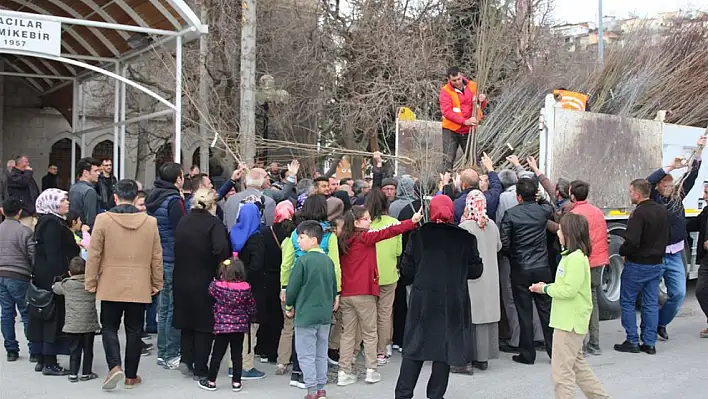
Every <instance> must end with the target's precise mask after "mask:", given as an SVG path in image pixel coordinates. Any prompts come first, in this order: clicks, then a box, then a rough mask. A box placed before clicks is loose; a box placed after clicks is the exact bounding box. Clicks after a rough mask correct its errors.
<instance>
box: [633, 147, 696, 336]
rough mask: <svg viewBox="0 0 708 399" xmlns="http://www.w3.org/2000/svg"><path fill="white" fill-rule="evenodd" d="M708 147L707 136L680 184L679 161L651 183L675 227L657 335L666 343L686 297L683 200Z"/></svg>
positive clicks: (681, 163) (655, 175) (653, 176)
mask: <svg viewBox="0 0 708 399" xmlns="http://www.w3.org/2000/svg"><path fill="white" fill-rule="evenodd" d="M705 144H706V138H705V136H701V137H700V138H699V139H698V142H697V143H696V147H697V152H696V154H697V156H696V158H695V160H694V161H693V162H692V164H691V165H690V167H689V170H688V171H687V172H686V173H685V174H684V175H683V177H682V178H681V179H680V180H679V184H677V185H675V184H674V178H673V177H672V176H671V174H670V173H671V171H673V170H676V169H682V168H684V167H685V164H684V159H683V158H682V157H677V158H675V159H674V160H673V162H672V163H671V164H670V165H668V166H666V167H664V168H661V169H658V170H657V171H655V172H654V173H652V174H651V175H650V176H649V177H647V180H648V181H649V183H650V184H651V188H652V190H651V199H653V200H654V201H656V202H658V203H659V204H662V205H664V206H666V209H667V211H668V212H669V224H670V227H671V230H670V234H669V245H668V246H667V247H666V253H665V254H664V262H663V264H664V266H663V269H662V274H663V276H664V284H665V285H666V292H667V294H668V296H669V298H668V299H667V300H666V303H664V306H662V307H661V310H660V311H659V326H658V331H657V334H659V338H660V339H662V340H664V341H666V340H668V339H669V334H668V333H667V331H666V326H668V325H669V323H671V321H672V320H673V319H674V317H675V316H676V314H677V313H678V311H679V309H680V308H681V304H682V303H683V300H684V298H685V297H686V268H685V267H684V264H683V255H682V254H683V250H684V242H685V240H686V237H687V234H686V214H685V211H684V209H683V199H684V198H685V197H686V194H688V193H689V192H690V191H691V189H692V188H693V185H694V184H695V183H696V178H697V177H698V170H699V169H700V167H701V158H700V156H701V153H702V152H703V147H704V146H705Z"/></svg>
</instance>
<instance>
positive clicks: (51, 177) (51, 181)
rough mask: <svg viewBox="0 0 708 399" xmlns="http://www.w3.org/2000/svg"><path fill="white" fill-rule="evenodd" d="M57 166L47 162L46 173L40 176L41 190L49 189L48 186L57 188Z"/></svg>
mask: <svg viewBox="0 0 708 399" xmlns="http://www.w3.org/2000/svg"><path fill="white" fill-rule="evenodd" d="M57 173H59V167H58V166H57V165H55V164H53V163H50V164H49V167H47V174H46V175H44V177H43V178H42V191H44V190H49V189H50V188H59V176H57Z"/></svg>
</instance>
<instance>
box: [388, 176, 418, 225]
mask: <svg viewBox="0 0 708 399" xmlns="http://www.w3.org/2000/svg"><path fill="white" fill-rule="evenodd" d="M416 199H417V198H416V193H415V182H414V181H413V179H412V178H411V177H410V176H409V175H404V176H403V177H401V180H400V181H399V182H398V188H396V200H395V201H393V202H392V203H391V205H389V207H388V215H389V216H391V217H394V218H396V219H398V215H399V214H400V213H401V211H402V210H403V209H404V208H405V207H407V206H409V205H410V204H412V203H413V201H415V200H416Z"/></svg>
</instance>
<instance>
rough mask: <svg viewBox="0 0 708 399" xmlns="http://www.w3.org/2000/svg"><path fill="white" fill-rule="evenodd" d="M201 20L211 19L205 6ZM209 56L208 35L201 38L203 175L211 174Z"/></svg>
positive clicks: (200, 91)
mask: <svg viewBox="0 0 708 399" xmlns="http://www.w3.org/2000/svg"><path fill="white" fill-rule="evenodd" d="M199 9H200V10H199V14H200V15H199V20H200V21H206V20H207V18H208V17H209V16H208V14H207V7H206V5H204V4H200V5H199ZM208 55H209V41H208V40H207V36H206V35H201V36H199V107H200V108H201V109H200V111H201V112H199V137H200V138H201V144H199V170H200V171H201V172H202V173H206V174H209V139H208V136H209V129H208V128H207V123H209V117H210V116H209V115H210V113H209V111H210V104H209V71H207V68H206V63H207V56H208Z"/></svg>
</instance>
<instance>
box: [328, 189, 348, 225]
mask: <svg viewBox="0 0 708 399" xmlns="http://www.w3.org/2000/svg"><path fill="white" fill-rule="evenodd" d="M332 197H336V198H339V199H340V200H342V203H343V204H344V210H343V211H342V213H344V212H346V211H348V210H350V209H352V200H351V198H349V194H347V193H346V192H344V191H335V192H334V193H333V194H332ZM331 220H332V219H330V221H331Z"/></svg>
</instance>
